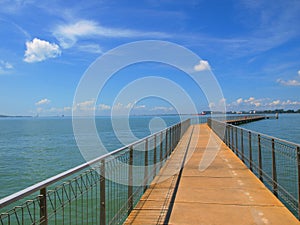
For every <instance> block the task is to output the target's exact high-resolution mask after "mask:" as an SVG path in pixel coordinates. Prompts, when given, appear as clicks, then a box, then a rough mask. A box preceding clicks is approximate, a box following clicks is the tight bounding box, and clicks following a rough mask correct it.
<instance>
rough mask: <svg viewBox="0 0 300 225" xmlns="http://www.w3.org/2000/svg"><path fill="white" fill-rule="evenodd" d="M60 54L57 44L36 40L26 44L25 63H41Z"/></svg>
mask: <svg viewBox="0 0 300 225" xmlns="http://www.w3.org/2000/svg"><path fill="white" fill-rule="evenodd" d="M60 54H61V50H60V48H59V46H58V45H57V44H55V43H50V42H48V41H44V40H40V39H38V38H34V39H33V40H32V41H31V42H30V41H27V42H26V51H25V55H24V61H25V62H28V63H33V62H41V61H44V60H46V59H48V58H55V57H57V56H59V55H60Z"/></svg>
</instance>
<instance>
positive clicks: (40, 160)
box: [0, 116, 180, 199]
mask: <svg viewBox="0 0 300 225" xmlns="http://www.w3.org/2000/svg"><path fill="white" fill-rule="evenodd" d="M161 118H162V120H163V123H162V122H160V123H154V124H156V127H155V129H154V130H153V128H152V129H151V130H150V128H151V127H150V128H149V123H150V121H152V120H153V117H150V116H144V117H131V118H130V120H129V124H130V129H131V131H132V132H133V134H134V135H135V136H136V137H138V138H143V137H145V136H148V135H150V134H151V131H152V132H153V131H158V130H161V129H163V128H165V127H164V126H170V125H172V124H175V123H178V122H179V119H180V118H179V117H178V116H168V117H167V116H166V117H161ZM125 120H126V119H125V118H119V121H118V122H119V123H123V122H124V121H125ZM150 124H151V123H150ZM96 125H97V129H98V134H99V137H100V138H101V140H102V142H103V144H104V146H105V148H106V149H107V150H108V151H112V150H115V149H117V148H120V147H122V146H123V144H122V143H120V141H119V140H118V138H117V137H116V136H115V134H114V132H113V129H112V124H111V120H110V118H109V117H99V118H97V119H96ZM163 125H164V126H163ZM120 133H121V135H122V136H123V138H124V137H125V139H126V137H127V136H128V135H127V133H128V130H127V129H125V128H124V129H123V130H122V129H121V130H120ZM126 141H127V142H128V143H131V142H132V140H130V137H128V140H126ZM84 162H85V160H84V158H83V157H82V155H81V153H80V151H79V149H78V147H77V145H76V142H75V138H74V135H73V128H72V119H71V118H2V119H0V199H1V198H3V197H5V196H7V195H9V194H12V193H14V192H17V191H20V190H22V189H24V188H26V187H28V186H30V185H33V184H35V183H37V182H39V181H42V180H45V179H46V178H49V177H52V176H54V175H56V174H58V173H60V172H63V171H65V170H67V169H70V168H73V167H75V166H78V165H80V164H82V163H84Z"/></svg>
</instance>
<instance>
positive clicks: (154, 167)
mask: <svg viewBox="0 0 300 225" xmlns="http://www.w3.org/2000/svg"><path fill="white" fill-rule="evenodd" d="M156 158H157V153H156V134H155V135H154V153H153V171H154V173H153V178H155V176H156Z"/></svg>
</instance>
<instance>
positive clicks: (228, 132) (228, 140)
mask: <svg viewBox="0 0 300 225" xmlns="http://www.w3.org/2000/svg"><path fill="white" fill-rule="evenodd" d="M226 130H227V135H228V138H227V146H228V147H229V148H231V144H230V126H229V125H228V124H226Z"/></svg>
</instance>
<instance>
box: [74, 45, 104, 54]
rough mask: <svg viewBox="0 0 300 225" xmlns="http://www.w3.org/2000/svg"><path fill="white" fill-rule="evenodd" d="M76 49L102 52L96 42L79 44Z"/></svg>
mask: <svg viewBox="0 0 300 225" xmlns="http://www.w3.org/2000/svg"><path fill="white" fill-rule="evenodd" d="M78 50H79V51H81V52H89V53H98V54H99V53H102V52H103V51H102V49H101V48H100V46H99V45H97V44H86V45H79V46H78Z"/></svg>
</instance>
